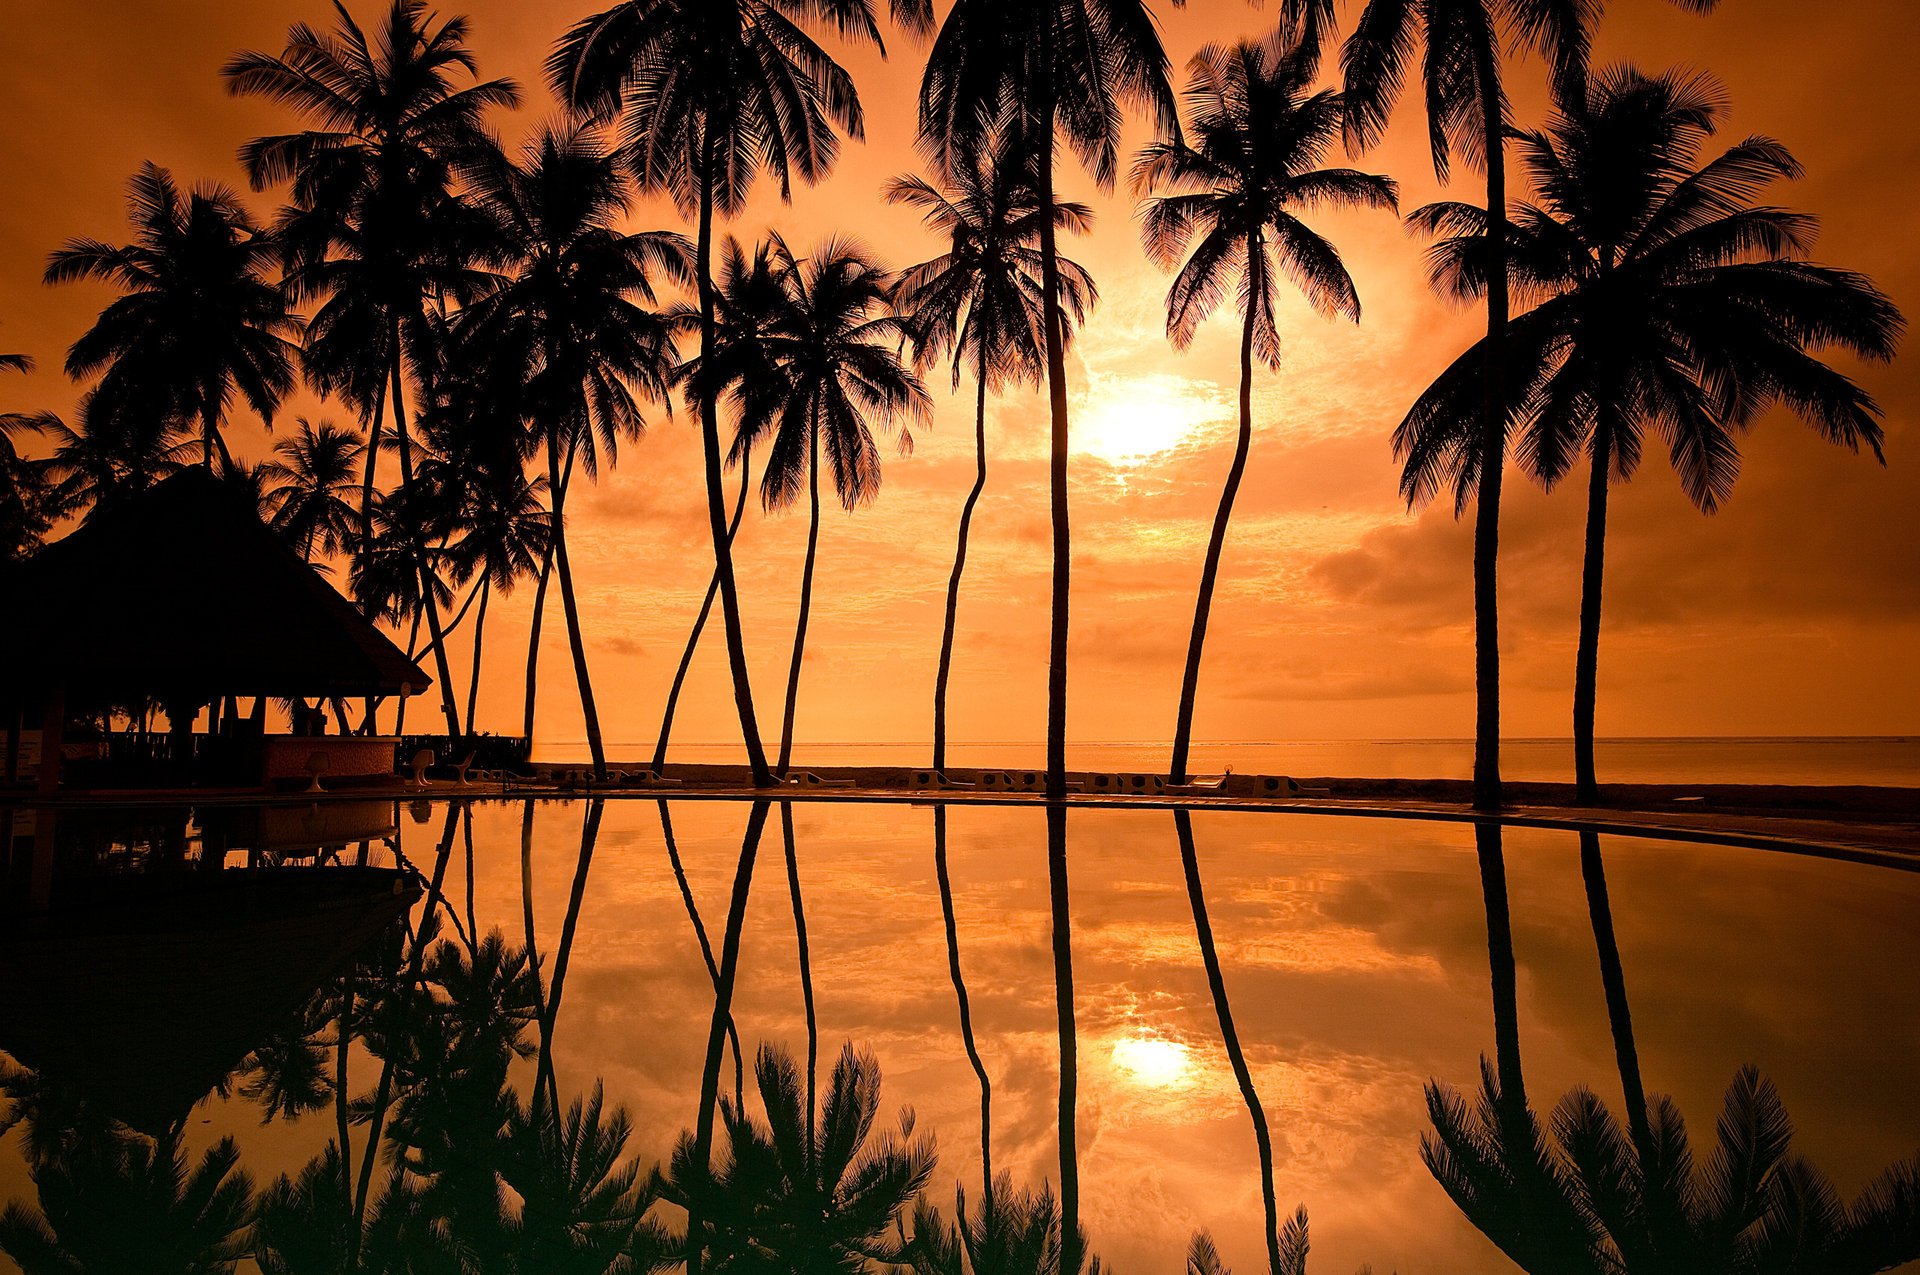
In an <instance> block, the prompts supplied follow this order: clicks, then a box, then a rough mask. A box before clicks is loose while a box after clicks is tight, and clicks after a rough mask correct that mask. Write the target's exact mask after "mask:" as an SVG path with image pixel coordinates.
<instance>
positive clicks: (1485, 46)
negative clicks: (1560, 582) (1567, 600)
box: [1473, 32, 1509, 810]
mask: <svg viewBox="0 0 1920 1275" xmlns="http://www.w3.org/2000/svg"><path fill="white" fill-rule="evenodd" d="M1491 40H1492V37H1491V34H1490V32H1489V33H1487V34H1484V35H1483V36H1482V39H1481V45H1480V48H1479V51H1478V52H1479V60H1480V63H1481V64H1480V66H1479V67H1478V68H1477V69H1478V74H1479V77H1480V106H1481V121H1482V130H1483V136H1484V137H1485V138H1486V139H1487V145H1486V152H1487V250H1488V258H1489V262H1488V267H1487V362H1486V380H1485V383H1484V389H1483V394H1482V398H1481V404H1480V413H1481V416H1480V445H1479V463H1480V484H1479V503H1478V506H1477V508H1476V509H1475V512H1474V524H1473V616H1474V626H1473V681H1474V693H1475V717H1474V732H1473V804H1474V806H1475V808H1476V809H1479V810H1495V809H1498V808H1499V806H1500V802H1501V794H1500V587H1499V565H1500V485H1501V478H1502V476H1503V474H1504V473H1505V470H1506V462H1507V419H1506V366H1507V316H1508V309H1509V305H1508V296H1507V267H1506V238H1507V148H1506V140H1505V138H1506V107H1505V103H1504V99H1503V98H1502V97H1501V92H1500V72H1499V63H1498V60H1497V57H1498V55H1497V53H1496V51H1495V50H1494V49H1493V47H1492V43H1491Z"/></svg>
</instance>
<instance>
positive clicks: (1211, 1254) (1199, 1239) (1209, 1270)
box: [1187, 1206, 1307, 1275]
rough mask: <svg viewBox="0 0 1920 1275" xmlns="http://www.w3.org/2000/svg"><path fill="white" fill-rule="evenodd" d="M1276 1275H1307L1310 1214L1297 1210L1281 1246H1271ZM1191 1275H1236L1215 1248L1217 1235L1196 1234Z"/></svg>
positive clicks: (1190, 1259)
mask: <svg viewBox="0 0 1920 1275" xmlns="http://www.w3.org/2000/svg"><path fill="white" fill-rule="evenodd" d="M1268 1253H1269V1255H1270V1259H1271V1262H1272V1270H1273V1275H1307V1210H1306V1208H1305V1206H1302V1207H1301V1208H1298V1209H1295V1210H1294V1213H1293V1216H1292V1217H1290V1218H1288V1219H1287V1229H1286V1230H1285V1231H1282V1232H1281V1233H1280V1236H1279V1240H1278V1243H1277V1245H1276V1244H1275V1242H1273V1241H1271V1240H1270V1241H1269V1242H1268ZM1187 1275H1233V1272H1232V1271H1231V1270H1229V1269H1228V1268H1227V1264H1226V1263H1225V1262H1224V1261H1222V1260H1221V1259H1220V1250H1219V1249H1217V1248H1215V1247H1214V1244H1213V1235H1212V1234H1211V1233H1210V1232H1208V1231H1204V1230H1201V1231H1195V1232H1194V1233H1193V1238H1192V1239H1191V1240H1190V1241H1188V1243H1187Z"/></svg>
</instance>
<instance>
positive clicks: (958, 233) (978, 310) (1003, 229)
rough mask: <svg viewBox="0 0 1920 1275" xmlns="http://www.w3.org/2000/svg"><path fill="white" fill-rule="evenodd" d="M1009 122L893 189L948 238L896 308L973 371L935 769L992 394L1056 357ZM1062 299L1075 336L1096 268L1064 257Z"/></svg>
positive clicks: (1066, 219) (1065, 216) (922, 350)
mask: <svg viewBox="0 0 1920 1275" xmlns="http://www.w3.org/2000/svg"><path fill="white" fill-rule="evenodd" d="M1018 143H1019V138H1018V137H1017V136H1016V135H1015V134H1013V133H1012V132H1011V131H1010V130H1003V131H1002V132H1001V133H1000V135H999V136H998V137H997V138H995V139H994V141H993V143H992V144H991V145H988V146H984V147H982V148H981V150H979V151H978V152H977V153H973V154H960V155H954V156H950V157H949V162H950V163H952V164H953V165H954V169H953V171H952V172H951V173H950V174H943V175H940V176H939V177H938V178H936V179H935V180H933V181H929V180H926V179H923V178H919V177H896V178H895V179H894V180H893V181H891V182H889V183H888V184H887V187H886V197H887V201H888V202H889V203H896V204H905V205H907V206H908V207H910V208H914V209H917V210H919V212H920V215H921V220H922V221H924V222H925V223H926V225H927V228H928V229H930V230H932V231H933V232H934V233H935V234H937V235H940V236H942V237H944V238H945V239H946V240H947V244H948V247H947V250H946V251H945V252H943V253H941V254H940V255H939V256H937V257H935V258H933V259H932V260H930V261H924V262H921V263H920V264H919V265H917V266H913V267H910V268H909V269H907V270H904V271H902V272H901V274H900V279H899V283H898V285H897V286H896V289H895V293H894V305H895V306H896V307H897V308H898V309H899V311H900V313H901V314H903V315H906V316H908V317H909V318H910V320H911V322H912V324H913V336H914V347H915V350H916V353H917V356H918V358H919V360H920V361H921V362H923V363H924V362H926V361H928V360H931V359H932V358H935V357H937V356H940V355H943V354H950V355H951V356H952V363H953V385H954V388H955V389H956V390H957V389H958V388H959V387H960V373H961V369H962V368H963V367H964V368H965V369H966V370H967V371H968V372H969V373H970V374H971V375H972V376H973V379H974V412H973V451H974V479H973V488H972V490H970V491H969V492H968V493H967V500H966V504H965V505H963V506H962V507H961V510H960V532H959V539H958V543H957V545H956V547H955V549H954V555H953V575H952V576H951V577H950V578H949V579H948V581H947V612H946V625H945V627H944V628H943V629H942V631H941V637H940V666H939V672H938V673H937V674H936V675H935V677H934V690H933V768H934V769H935V770H936V771H944V770H945V769H946V766H947V682H948V678H949V676H950V674H951V672H952V668H953V631H954V621H955V619H956V617H957V615H958V613H959V608H960V577H961V574H962V573H963V572H964V571H965V570H966V566H967V533H968V531H969V530H971V528H972V526H973V511H974V507H975V506H976V505H978V504H979V503H980V493H981V492H982V491H984V490H985V489H986V485H987V393H988V391H989V390H1000V389H1004V388H1005V387H1006V386H1007V385H1009V384H1029V385H1034V386H1038V384H1039V382H1040V377H1041V375H1042V372H1043V370H1044V368H1045V366H1046V337H1045V335H1044V334H1043V332H1042V331H1041V327H1042V325H1043V324H1044V323H1045V322H1046V308H1045V307H1044V306H1043V305H1041V303H1040V296H1041V293H1040V281H1041V262H1040V250H1039V248H1038V247H1037V246H1036V245H1037V243H1038V241H1039V237H1040V218H1041V211H1040V202H1039V198H1038V195H1037V193H1036V187H1035V185H1034V182H1033V160H1034V157H1033V155H1032V154H1031V152H1030V151H1027V150H1024V149H1022V148H1021V147H1020V146H1019V144H1018ZM1053 216H1054V221H1055V223H1056V224H1057V225H1059V226H1064V227H1066V228H1067V229H1069V230H1085V229H1086V228H1087V227H1088V226H1090V225H1091V224H1092V220H1093V214H1092V212H1091V211H1090V210H1089V209H1088V208H1087V207H1086V206H1085V205H1083V204H1075V203H1065V204H1057V205H1056V206H1055V208H1054V214H1053ZM1059 272H1060V286H1061V288H1062V289H1063V292H1062V295H1061V297H1060V299H1059V300H1060V307H1061V309H1062V311H1063V312H1064V313H1065V314H1066V315H1067V316H1068V318H1069V319H1070V326H1069V328H1068V336H1069V337H1071V335H1072V328H1073V327H1077V326H1078V325H1079V324H1080V323H1081V322H1083V321H1084V320H1085V318H1086V315H1087V311H1088V310H1089V309H1091V308H1092V306H1093V303H1094V301H1095V300H1096V299H1097V296H1098V293H1097V291H1096V289H1095V288H1094V285H1093V276H1092V275H1089V274H1088V273H1087V272H1086V271H1085V270H1084V269H1082V268H1081V267H1080V266H1079V265H1077V264H1075V263H1074V262H1072V261H1068V260H1067V259H1066V258H1064V257H1063V258H1060V261H1059Z"/></svg>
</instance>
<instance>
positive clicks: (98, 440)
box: [41, 387, 201, 518]
mask: <svg viewBox="0 0 1920 1275" xmlns="http://www.w3.org/2000/svg"><path fill="white" fill-rule="evenodd" d="M41 429H42V431H43V432H44V433H45V435H46V437H47V440H48V441H49V442H50V443H52V445H53V454H52V455H51V456H50V457H48V459H47V469H46V474H47V480H48V482H49V483H50V484H51V488H50V500H51V504H52V510H53V512H54V513H55V514H56V515H60V516H64V515H67V514H73V513H79V514H81V515H82V516H83V518H91V517H93V516H94V515H95V514H97V513H101V512H103V511H105V510H109V509H112V508H114V507H116V506H117V505H118V504H119V503H120V502H121V501H123V500H124V499H126V498H127V497H128V496H131V495H133V494H135V493H136V492H141V491H145V490H146V489H147V488H149V487H151V486H153V484H155V483H157V482H159V481H160V480H161V479H162V478H165V477H167V476H168V475H170V474H173V473H176V472H178V471H179V470H181V469H183V468H185V467H186V466H188V465H190V464H192V463H193V462H194V454H195V453H196V452H198V451H200V450H201V447H200V444H199V441H198V440H196V439H194V438H192V437H191V436H190V435H188V434H186V433H185V432H183V431H182V430H181V429H180V428H179V427H178V426H177V425H176V424H175V423H173V422H172V421H170V420H168V419H167V418H166V417H165V416H164V415H162V414H161V413H159V412H136V411H132V410H118V411H116V410H114V409H113V408H112V407H110V406H109V405H108V404H107V402H106V401H105V400H103V399H102V398H101V395H100V392H99V389H98V387H96V388H95V389H92V390H89V391H88V392H87V393H85V394H84V395H82V396H81V398H80V410H79V413H78V419H77V420H76V421H75V423H74V424H72V425H68V424H66V423H65V422H63V421H61V420H59V419H58V418H56V417H51V416H49V417H46V418H44V419H43V420H42V421H41Z"/></svg>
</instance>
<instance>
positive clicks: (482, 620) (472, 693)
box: [467, 575, 493, 731]
mask: <svg viewBox="0 0 1920 1275" xmlns="http://www.w3.org/2000/svg"><path fill="white" fill-rule="evenodd" d="M492 596H493V580H492V578H491V577H490V576H485V575H483V576H482V577H481V579H480V610H479V611H478V612H477V613H475V615H474V617H473V676H472V678H471V679H470V680H469V681H468V683H467V730H468V731H472V730H473V729H474V719H475V716H476V711H477V710H478V708H479V706H480V653H481V643H482V642H483V641H484V640H485V638H486V636H487V600H488V599H489V598H490V597H492Z"/></svg>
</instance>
